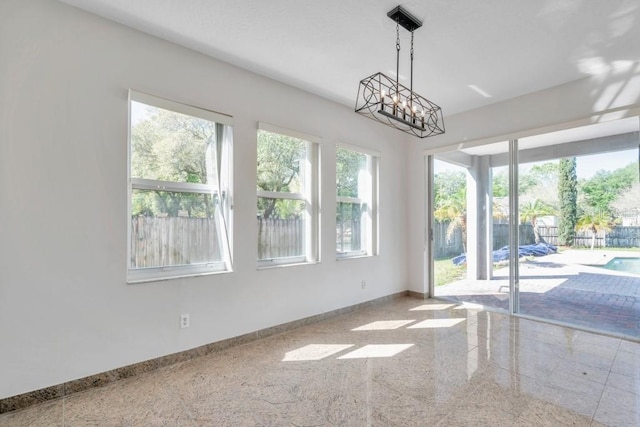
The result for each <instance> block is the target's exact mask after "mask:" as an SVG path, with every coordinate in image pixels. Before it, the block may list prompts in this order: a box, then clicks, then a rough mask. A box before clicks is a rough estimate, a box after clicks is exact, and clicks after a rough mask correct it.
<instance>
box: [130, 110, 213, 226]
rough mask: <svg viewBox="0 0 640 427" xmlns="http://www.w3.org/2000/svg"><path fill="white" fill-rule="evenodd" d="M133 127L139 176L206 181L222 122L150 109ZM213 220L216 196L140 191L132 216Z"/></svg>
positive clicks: (135, 166)
mask: <svg viewBox="0 0 640 427" xmlns="http://www.w3.org/2000/svg"><path fill="white" fill-rule="evenodd" d="M142 115H143V117H142V118H141V119H140V121H138V123H136V124H135V125H134V126H132V129H131V172H132V176H133V177H135V178H145V179H153V180H159V181H173V182H188V183H206V182H207V162H206V160H207V149H208V148H209V147H210V146H215V143H216V123H215V122H211V121H209V120H205V119H200V118H197V117H191V116H186V115H183V114H179V113H175V112H172V111H168V110H163V109H159V108H155V107H148V108H147V109H146V110H145V112H144V113H143V114H142ZM180 210H186V211H187V212H188V213H189V216H191V217H210V216H211V215H212V211H213V204H212V203H211V195H209V194H194V193H182V192H169V191H141V190H135V191H134V193H133V195H132V215H134V216H137V215H147V216H155V215H158V214H168V215H170V216H176V215H177V214H178V211H180Z"/></svg>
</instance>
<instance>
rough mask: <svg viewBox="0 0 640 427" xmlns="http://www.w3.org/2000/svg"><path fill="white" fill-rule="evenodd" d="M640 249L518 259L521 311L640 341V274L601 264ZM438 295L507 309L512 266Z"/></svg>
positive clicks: (459, 283)
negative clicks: (617, 269) (487, 277)
mask: <svg viewBox="0 0 640 427" xmlns="http://www.w3.org/2000/svg"><path fill="white" fill-rule="evenodd" d="M621 257H631V258H638V257H640V253H638V252H622V251H606V250H594V251H584V250H569V251H565V252H563V253H559V254H552V255H547V256H544V257H539V258H529V259H521V261H520V313H521V314H525V315H530V316H535V317H539V318H543V319H549V320H553V321H560V322H565V323H567V324H571V325H575V326H577V327H582V328H586V329H593V330H598V331H602V332H604V333H607V334H614V335H618V336H624V337H626V338H629V339H633V340H640V276H638V275H635V274H631V273H625V272H620V271H612V270H607V269H605V268H603V266H604V265H605V264H606V263H607V262H609V261H610V260H611V259H613V258H621ZM435 292H436V297H438V298H446V299H452V300H455V301H459V302H466V303H474V304H481V305H483V306H486V307H490V308H491V307H492V308H496V309H499V310H508V309H509V268H508V266H506V265H505V266H503V267H499V268H497V269H495V270H494V275H493V279H491V280H466V279H465V280H460V281H456V282H452V283H450V284H447V285H444V286H439V287H437V288H436V291H435Z"/></svg>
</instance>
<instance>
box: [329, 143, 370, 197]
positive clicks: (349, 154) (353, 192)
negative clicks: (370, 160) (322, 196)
mask: <svg viewBox="0 0 640 427" xmlns="http://www.w3.org/2000/svg"><path fill="white" fill-rule="evenodd" d="M366 168H367V156H366V154H362V153H357V152H355V151H351V150H345V149H344V148H340V147H338V149H337V151H336V185H337V191H338V193H337V195H338V197H340V196H342V197H359V198H363V197H364V196H365V195H364V194H362V193H363V192H364V189H363V188H362V187H363V185H367V183H366V180H365V179H364V177H365V176H366V175H365V173H366Z"/></svg>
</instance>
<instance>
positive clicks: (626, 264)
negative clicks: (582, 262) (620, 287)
mask: <svg viewBox="0 0 640 427" xmlns="http://www.w3.org/2000/svg"><path fill="white" fill-rule="evenodd" d="M604 268H606V269H608V270H615V271H624V272H626V273H633V274H638V275H640V258H613V259H612V260H611V261H609V262H608V263H606V264H605V265H604Z"/></svg>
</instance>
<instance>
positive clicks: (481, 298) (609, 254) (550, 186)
mask: <svg viewBox="0 0 640 427" xmlns="http://www.w3.org/2000/svg"><path fill="white" fill-rule="evenodd" d="M638 123H639V120H638V118H637V117H633V118H628V119H622V120H617V121H612V122H606V123H601V124H593V125H588V126H582V127H578V128H573V129H567V130H563V131H558V132H553V133H548V134H541V135H536V136H532V137H526V138H520V139H518V140H512V141H504V142H499V143H493V144H488V145H483V146H479V147H470V148H462V149H460V150H456V151H451V152H447V153H438V154H437V155H435V156H433V171H432V179H433V186H432V188H433V192H432V193H433V194H431V195H430V196H429V201H430V202H429V203H428V207H429V209H430V211H431V212H432V215H431V217H432V223H431V224H430V226H431V229H432V231H433V250H432V253H433V258H434V259H433V271H434V274H433V277H434V283H433V285H434V288H433V289H434V296H435V297H439V298H446V299H450V300H455V301H459V302H464V303H467V304H480V305H483V306H485V307H488V308H491V309H495V310H501V311H505V312H507V311H510V312H512V313H517V314H520V315H524V316H531V317H536V318H544V319H548V320H552V321H556V322H560V323H564V324H570V325H574V326H578V327H582V328H586V329H596V330H604V331H606V332H609V333H614V334H617V335H626V336H632V337H634V338H638V336H637V335H638V332H637V327H636V325H637V324H638V322H640V183H639V176H638V169H639V165H638V144H639V141H640V140H639V136H638V135H639V133H638V128H639V126H638Z"/></svg>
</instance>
